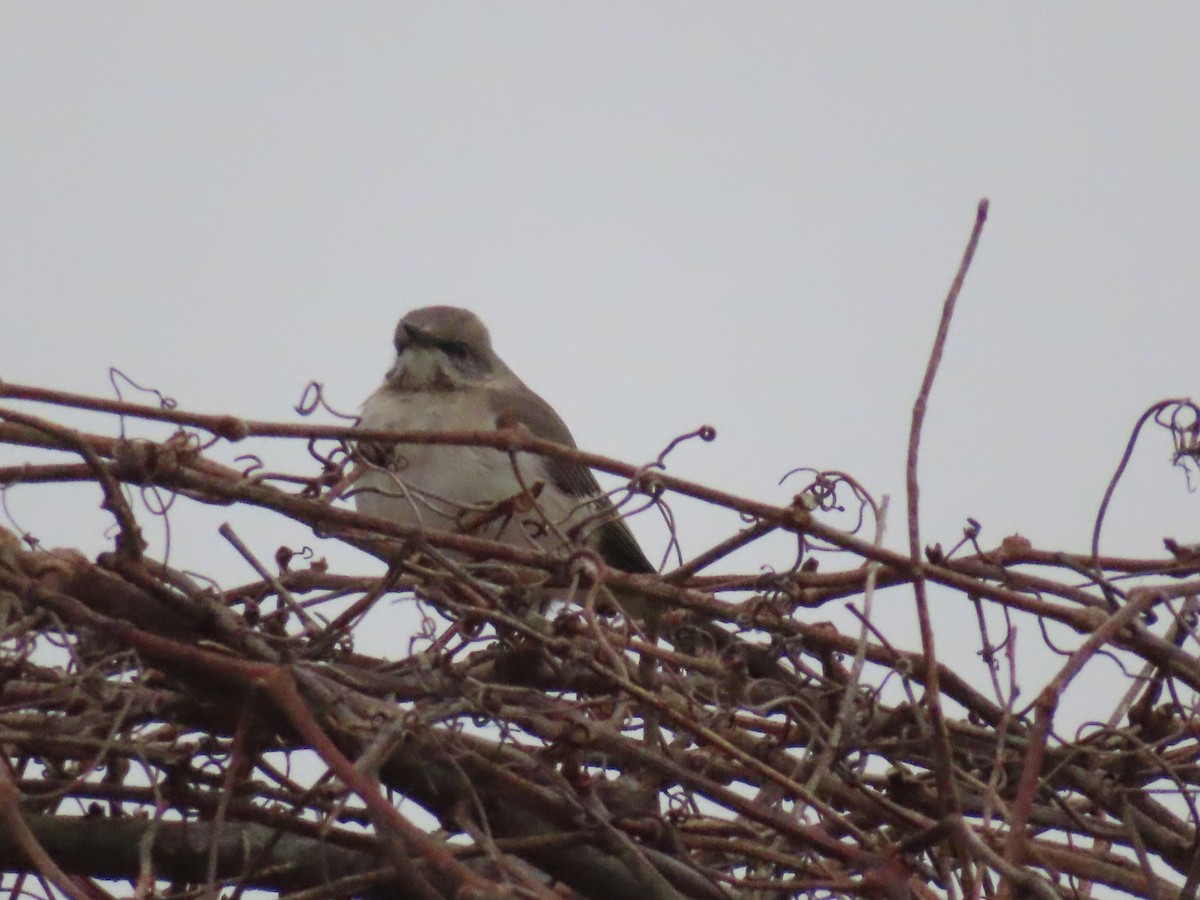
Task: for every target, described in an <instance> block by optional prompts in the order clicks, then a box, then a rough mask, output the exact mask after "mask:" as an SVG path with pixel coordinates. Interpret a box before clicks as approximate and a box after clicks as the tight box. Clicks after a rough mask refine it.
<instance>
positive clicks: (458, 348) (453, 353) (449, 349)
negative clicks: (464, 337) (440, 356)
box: [442, 341, 469, 359]
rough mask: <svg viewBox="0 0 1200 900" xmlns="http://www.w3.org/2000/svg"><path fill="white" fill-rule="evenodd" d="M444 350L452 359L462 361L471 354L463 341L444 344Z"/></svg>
mask: <svg viewBox="0 0 1200 900" xmlns="http://www.w3.org/2000/svg"><path fill="white" fill-rule="evenodd" d="M442 349H443V350H444V351H445V352H446V355H447V356H449V357H450V358H451V359H462V358H463V357H465V356H466V355H467V353H468V352H469V350H468V348H467V345H466V344H464V343H463V342H462V341H447V342H446V343H444V344H442Z"/></svg>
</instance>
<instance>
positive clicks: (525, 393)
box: [491, 388, 655, 574]
mask: <svg viewBox="0 0 1200 900" xmlns="http://www.w3.org/2000/svg"><path fill="white" fill-rule="evenodd" d="M491 402H492V407H493V410H494V411H495V413H496V416H497V418H499V417H500V416H506V417H509V418H512V419H515V420H516V421H517V422H519V423H520V424H522V425H524V426H525V427H526V428H528V429H529V432H530V433H531V434H532V435H533V436H534V437H538V438H542V439H543V440H547V441H554V443H556V444H565V445H566V446H568V447H574V446H576V444H575V439H574V438H573V437H571V432H570V431H569V430H568V429H567V426H566V424H565V423H564V422H563V420H562V419H561V418H560V417H559V415H558V413H556V412H555V411H554V408H553V407H552V406H551V405H550V404H549V403H547V402H546V401H545V400H543V399H542V398H541V397H539V396H538V395H537V394H535V393H534V392H533V391H531V390H529V389H528V388H525V389H524V390H518V391H507V390H496V391H493V392H492V396H491ZM544 462H545V466H546V474H547V475H548V477H549V479H550V481H551V483H552V484H553V485H554V486H555V487H557V488H558V489H559V490H561V491H563V492H564V493H566V494H569V495H570V496H572V497H578V498H579V499H580V500H587V499H592V500H596V501H597V503H598V504H601V505H602V506H603V507H605V508H607V511H611V513H612V517H611V518H609V519H607V520H605V521H603V522H602V523H600V524H599V525H597V527H596V529H595V531H594V533H593V540H594V541H595V549H596V551H597V552H598V553H599V554H600V555H601V557H603V559H604V561H605V562H607V563H608V564H609V565H611V566H612V567H613V568H616V569H620V570H621V571H622V572H631V573H635V574H641V573H649V572H653V571H655V569H654V566H652V565H650V561H649V560H648V559H646V554H645V553H643V552H642V548H641V547H640V546H639V545H638V542H637V539H636V538H634V536H633V532H631V531H630V530H629V526H628V525H626V524H625V520H624V519H622V518H621V517H620V516H619V514H618V513H617V511H616V509H615V507H613V506H612V504H611V503H610V502H609V500H608V498H607V497H606V496H605V495H604V492H603V491H602V490H601V488H600V484H599V482H597V481H596V476H595V475H593V474H592V470H591V469H589V468H588V467H587V466H581V465H579V464H578V463H573V462H568V461H567V460H564V459H556V458H552V457H546V458H545V460H544Z"/></svg>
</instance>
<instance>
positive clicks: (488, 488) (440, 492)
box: [355, 387, 578, 543]
mask: <svg viewBox="0 0 1200 900" xmlns="http://www.w3.org/2000/svg"><path fill="white" fill-rule="evenodd" d="M488 399H489V398H488V396H487V394H486V392H485V391H482V390H481V391H471V390H458V391H396V390H395V389H392V388H388V387H384V388H381V389H380V390H378V391H376V392H375V394H373V395H372V396H371V397H370V398H369V399H368V400H367V402H366V404H364V406H363V415H362V426H361V427H363V428H366V429H371V430H375V429H379V430H386V431H492V430H494V429H495V428H496V414H495V412H494V410H493V409H492V407H491V405H490V404H489V402H488ZM391 459H392V463H391V464H390V465H388V466H386V467H379V468H373V469H371V470H369V471H367V472H365V473H364V475H363V476H362V478H360V480H359V482H358V484H357V492H356V494H355V497H356V501H357V504H358V508H359V510H360V511H361V512H364V513H367V514H368V515H375V516H380V517H382V518H387V519H391V520H392V521H396V522H400V523H403V524H409V525H423V526H426V527H430V528H437V529H441V530H459V529H460V528H461V527H462V525H463V522H464V516H470V515H471V513H472V512H476V511H480V510H486V509H489V508H492V507H494V506H495V505H496V504H497V503H500V502H501V501H503V500H507V499H509V498H511V497H514V496H517V495H519V494H520V493H521V492H522V485H521V480H518V477H517V473H516V471H514V468H513V463H512V460H511V458H510V456H509V454H508V453H506V452H503V451H500V450H495V449H492V448H490V447H462V446H451V445H444V444H397V445H395V450H394V452H393V455H392V456H391ZM518 465H519V466H520V467H521V468H520V472H521V478H522V480H524V482H525V486H526V487H530V488H532V487H533V485H534V484H536V483H538V482H542V483H543V484H546V483H547V482H548V481H549V479H548V477H547V475H546V472H545V466H544V462H543V460H542V459H541V458H539V457H536V456H530V455H528V454H519V455H518ZM539 502H540V504H541V506H542V511H543V512H544V513H545V515H546V517H547V518H548V519H550V520H551V521H553V522H556V523H561V522H565V521H566V520H567V519H569V518H571V516H572V513H573V512H574V513H578V509H577V507H578V501H577V499H576V498H570V497H566V496H564V495H562V494H561V492H559V491H558V490H557V489H554V488H549V489H544V490H542V491H541V493H540V494H539ZM528 524H529V523H524V524H522V523H521V522H518V521H508V522H505V521H500V520H497V521H496V522H494V523H492V524H491V526H490V527H486V528H482V529H480V531H479V533H480V536H487V537H493V538H499V539H502V540H510V541H515V542H519V543H528V539H527V538H526V537H525V535H526V534H528V533H529V532H530V530H531V529H530V528H529V527H527V526H528ZM532 531H534V532H536V531H537V528H536V527H534V528H533V529H532ZM538 542H539V543H540V541H538Z"/></svg>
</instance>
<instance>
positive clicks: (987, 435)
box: [0, 0, 1200, 690]
mask: <svg viewBox="0 0 1200 900" xmlns="http://www.w3.org/2000/svg"><path fill="white" fill-rule="evenodd" d="M1047 7H1048V5H1041V4H1037V5H1035V4H1003V5H1000V4H993V5H989V6H988V7H987V8H984V6H983V5H977V4H959V3H945V4H925V5H922V6H917V7H914V6H912V5H908V4H895V5H875V4H873V5H869V6H868V5H866V4H864V5H862V6H857V7H852V6H851V5H850V4H817V3H793V4H746V3H738V4H708V3H696V2H688V3H651V4H647V3H644V2H638V3H627V4H621V3H605V4H588V5H585V4H576V3H560V2H554V3H549V2H548V3H522V4H513V3H508V4H483V3H478V4H461V3H460V4H444V3H428V4H399V3H374V4H369V3H337V4H333V3H330V4H312V3H303V2H289V3H269V4H266V3H249V4H248V3H243V2H238V3H218V2H206V3H204V4H178V3H174V4H161V3H153V4H152V3H139V4H103V5H98V4H75V3H61V4H59V3H56V4H47V3H41V2H36V3H32V2H31V3H20V2H12V0H9V2H6V3H4V4H3V6H0V285H2V288H0V289H2V290H3V298H4V299H3V310H4V312H3V326H2V328H0V378H4V379H8V380H13V381H20V382H30V383H35V384H40V385H44V386H50V387H57V388H64V389H68V390H73V391H81V392H89V393H100V394H109V393H110V392H111V389H110V388H109V386H108V383H107V371H108V367H109V366H117V367H119V368H120V369H122V370H123V371H124V372H126V373H127V374H129V375H130V376H131V377H133V378H135V379H137V380H139V381H141V382H143V383H147V384H150V385H153V386H154V387H156V388H158V389H160V390H162V391H164V392H166V393H168V394H169V395H171V396H172V397H174V398H176V399H177V400H178V401H179V403H180V404H181V406H183V407H185V408H193V409H199V410H205V411H212V412H216V411H221V412H230V413H237V414H241V415H246V416H253V417H258V418H274V419H293V418H295V413H294V412H293V411H292V408H291V407H292V405H293V404H294V403H295V402H296V400H297V398H298V397H299V395H300V392H301V389H302V388H303V386H304V384H305V383H306V382H307V381H309V380H310V379H316V380H319V381H322V382H324V384H325V385H326V388H327V392H328V396H329V398H330V399H331V401H332V402H334V403H335V404H337V405H340V406H341V407H342V408H344V409H347V410H351V411H352V410H354V409H355V408H356V407H357V405H358V403H360V402H361V400H362V399H363V398H364V397H365V396H366V394H367V393H369V391H370V390H371V389H372V388H373V387H374V385H375V384H376V383H377V382H378V380H379V379H380V377H381V376H382V374H383V372H384V371H385V370H386V368H387V367H388V365H389V358H390V353H391V348H390V336H391V331H392V328H393V327H394V325H395V322H396V320H397V318H398V317H399V316H400V315H401V314H402V313H404V312H405V311H406V310H408V309H410V308H413V307H417V306H424V305H428V304H431V303H452V304H456V305H462V306H468V307H470V308H472V309H474V310H475V311H477V312H478V313H479V314H480V315H481V316H482V317H483V318H484V320H485V321H486V322H487V323H488V324H489V325H490V327H491V330H492V333H493V337H494V342H495V345H496V347H497V349H498V351H499V352H500V354H501V355H502V356H503V357H504V359H505V360H506V361H507V362H508V363H509V364H510V365H511V366H512V368H513V369H515V370H516V371H517V372H518V374H520V375H521V376H522V377H523V378H524V379H525V380H526V381H527V382H528V383H529V384H530V385H531V386H532V387H533V388H534V389H535V390H538V391H539V392H540V393H542V394H543V395H544V396H545V397H546V398H547V399H548V400H549V401H550V402H551V403H552V404H554V405H555V406H556V407H557V408H558V410H559V411H560V412H561V413H562V415H563V417H564V419H565V420H566V421H567V422H568V424H569V425H570V426H571V428H572V430H573V431H574V433H575V436H576V438H577V440H578V441H579V443H580V444H581V445H583V446H585V447H587V448H588V449H593V450H596V451H599V452H604V453H609V454H612V455H616V456H620V457H623V458H625V459H628V460H630V461H635V462H636V461H646V460H649V459H651V458H653V457H654V456H655V455H656V454H657V453H658V451H659V449H660V448H661V447H662V446H663V445H665V444H666V442H667V441H668V440H669V439H670V438H671V437H673V436H674V435H676V434H678V433H680V432H683V431H686V430H690V429H692V428H695V427H696V426H698V425H700V424H702V423H710V424H712V425H715V426H716V427H717V429H718V431H719V438H718V440H717V441H716V442H715V443H713V444H711V445H704V446H697V447H687V448H685V449H682V450H680V451H679V452H678V453H677V456H676V458H675V459H674V463H675V464H674V466H673V468H672V471H675V472H677V473H678V474H681V475H685V476H688V477H694V478H698V479H701V480H704V481H707V482H709V483H711V484H713V485H715V486H718V487H721V488H725V489H728V490H732V491H736V492H740V493H743V494H747V495H750V496H753V497H755V498H760V499H774V500H779V501H786V498H787V497H789V496H790V494H791V492H792V491H791V489H790V488H789V487H787V486H785V487H783V488H780V487H778V486H777V484H776V482H777V480H778V479H779V477H780V476H781V475H783V473H785V472H786V471H788V470H789V469H791V468H794V467H797V466H816V467H820V468H837V469H842V470H845V471H848V472H850V473H852V474H854V475H855V476H856V477H858V478H859V479H860V480H861V481H863V482H864V483H865V484H866V485H867V486H868V487H869V488H870V489H871V490H872V491H874V492H875V493H876V494H877V495H882V494H885V493H886V494H891V495H892V499H893V504H894V506H893V519H892V523H891V534H892V537H891V540H890V543H892V544H893V545H895V546H902V544H903V537H902V528H901V522H902V518H903V462H904V453H905V440H906V437H907V428H908V418H909V414H910V410H911V405H912V402H913V399H914V397H915V395H916V391H917V388H918V386H919V383H920V379H921V375H922V371H923V368H924V366H925V362H926V357H927V353H928V350H929V347H930V344H931V342H932V338H933V334H934V331H935V327H936V323H937V317H938V313H939V307H940V304H941V301H942V298H943V296H944V294H945V291H946V288H947V286H948V285H949V282H950V280H951V277H952V276H953V273H954V270H955V267H956V266H957V264H958V260H959V257H960V254H961V252H962V249H963V246H964V244H965V241H966V238H967V235H968V233H969V230H970V226H971V223H972V220H973V217H974V210H975V205H976V203H977V202H978V200H979V199H980V198H981V197H984V196H986V197H988V198H990V200H991V203H992V209H991V218H990V220H989V222H988V225H987V228H986V231H985V233H984V237H983V241H982V245H981V247H980V251H979V254H978V256H977V259H976V263H975V266H974V269H973V270H972V272H971V274H970V277H969V279H968V282H967V286H966V289H965V291H964V293H963V295H962V298H961V300H960V306H959V313H958V316H957V318H956V320H955V322H954V325H953V328H952V330H951V335H950V343H949V347H948V351H947V354H946V358H945V363H944V366H943V369H942V371H941V374H940V377H939V381H938V384H937V386H936V388H935V390H934V394H933V398H932V403H931V407H930V414H929V420H928V427H927V432H926V438H925V442H924V445H923V455H922V466H921V475H922V483H923V485H924V494H923V503H924V512H925V515H924V538H925V541H926V542H928V543H932V542H934V541H942V542H943V543H947V544H952V543H954V541H955V540H956V539H957V537H958V535H959V534H960V528H961V525H962V523H963V521H964V519H965V517H966V516H973V517H975V518H976V519H978V520H979V521H981V522H982V523H983V525H984V529H985V530H984V534H983V539H984V542H985V543H988V544H995V543H997V542H998V541H999V540H1000V539H1001V538H1002V537H1003V536H1004V535H1006V534H1009V533H1012V532H1016V531H1019V532H1021V533H1022V534H1024V535H1026V536H1028V537H1029V538H1031V539H1032V540H1033V541H1034V542H1035V543H1037V544H1038V545H1041V546H1045V547H1048V548H1063V549H1070V550H1082V549H1084V548H1086V546H1087V543H1088V539H1089V536H1090V530H1091V524H1092V519H1093V517H1094V515H1095V511H1096V507H1097V504H1098V502H1099V500H1100V497H1101V495H1102V493H1103V490H1104V487H1105V484H1106V482H1107V480H1108V478H1109V477H1110V475H1111V473H1112V470H1113V468H1114V466H1115V464H1116V462H1117V460H1118V458H1119V456H1120V453H1121V451H1122V448H1123V446H1124V442H1125V440H1126V438H1127V436H1128V432H1129V429H1130V427H1131V425H1132V423H1133V422H1134V420H1135V419H1136V417H1137V416H1138V415H1139V413H1140V412H1141V411H1142V410H1143V409H1144V408H1145V407H1146V406H1148V405H1149V404H1150V403H1152V402H1153V401H1155V400H1158V399H1160V398H1163V397H1167V396H1178V395H1189V394H1196V393H1197V392H1198V388H1197V383H1198V374H1200V373H1198V366H1197V336H1198V334H1200V327H1198V326H1200V224H1198V223H1200V102H1198V96H1200V94H1198V86H1200V52H1197V47H1200V6H1198V5H1195V4H1172V5H1165V4H1164V5H1158V6H1155V7H1153V9H1150V8H1147V7H1138V6H1132V5H1129V4H1116V3H1106V2H1094V0H1089V2H1074V3H1058V4H1054V5H1053V7H1052V8H1047ZM1169 451H1170V445H1169V443H1168V441H1167V440H1166V438H1165V437H1164V436H1163V435H1161V434H1153V433H1152V434H1147V435H1146V437H1145V439H1144V444H1143V446H1142V448H1141V449H1140V450H1139V451H1138V453H1137V455H1136V457H1135V459H1134V464H1133V466H1132V468H1131V472H1130V474H1129V476H1128V479H1129V480H1128V481H1127V482H1126V484H1125V486H1124V487H1123V488H1122V489H1121V490H1119V491H1118V494H1117V497H1116V501H1115V504H1114V507H1113V511H1112V514H1111V518H1110V520H1109V525H1108V528H1107V530H1106V537H1105V543H1104V546H1105V548H1106V549H1108V550H1110V551H1114V552H1116V551H1119V552H1121V553H1126V554H1151V555H1159V554H1161V552H1162V551H1161V543H1160V542H1161V538H1162V537H1163V536H1165V535H1174V536H1176V537H1178V538H1180V539H1181V540H1185V541H1186V540H1191V541H1195V540H1196V539H1197V537H1198V535H1197V528H1196V525H1197V522H1198V521H1200V515H1198V512H1200V500H1198V499H1197V497H1196V496H1195V495H1193V494H1189V493H1188V491H1187V485H1186V483H1185V481H1184V478H1183V476H1182V474H1181V473H1180V472H1178V470H1174V469H1172V468H1170V466H1169ZM3 459H4V460H5V461H8V460H11V459H12V455H11V453H5V455H4V456H3ZM26 496H32V495H21V497H17V496H15V495H14V497H13V498H12V499H13V507H14V511H15V513H16V515H17V516H18V518H19V519H20V520H21V522H22V524H23V525H24V526H25V527H31V528H34V530H36V531H37V532H38V533H39V535H40V536H41V537H42V538H43V540H45V541H46V542H47V543H48V544H51V545H55V544H71V543H81V542H84V541H85V540H86V539H85V538H83V537H80V536H79V535H78V534H76V533H74V532H72V530H71V526H70V525H68V524H66V523H64V521H63V517H62V516H61V515H57V512H58V510H56V509H54V508H53V507H47V505H46V504H45V503H42V502H36V503H35V502H34V501H32V500H24V499H22V498H23V497H26ZM56 496H57V495H56ZM97 515H99V514H98V513H97ZM217 515H218V518H217V519H216V521H220V518H219V517H220V516H224V515H226V513H224V512H221V513H218V514H217ZM680 515H681V520H682V521H681V528H680V530H681V533H682V535H683V537H684V539H685V550H689V551H691V552H695V551H697V550H699V549H702V547H703V545H704V542H705V541H714V540H717V539H719V538H720V537H721V536H722V535H723V534H725V533H727V532H728V529H729V528H731V527H733V525H731V524H730V523H729V520H728V518H724V519H718V518H717V517H713V516H710V515H707V514H705V513H704V512H703V511H697V510H692V509H691V508H688V507H681V508H680ZM95 521H102V520H101V519H96V520H95ZM734 524H736V523H734ZM638 532H639V534H640V535H641V536H642V537H643V540H644V541H645V543H647V545H648V546H649V547H650V549H651V552H652V555H653V554H654V553H656V552H658V551H659V549H660V547H661V540H660V535H657V534H656V533H655V531H654V529H653V527H651V525H650V523H640V522H639V523H638ZM250 537H253V536H250ZM263 540H264V541H267V543H268V544H269V541H270V538H264V539H263ZM99 545H100V544H99V543H97V546H99ZM271 546H273V545H268V546H265V547H264V546H261V544H260V545H258V549H259V550H260V551H262V553H263V555H264V557H267V558H269V556H270V552H271ZM226 549H227V548H226ZM760 556H761V554H760ZM221 559H222V562H221V565H228V566H229V569H228V575H227V576H226V577H227V578H228V582H229V583H231V584H232V583H238V582H239V581H244V580H250V577H251V576H250V574H249V572H247V571H246V570H245V567H244V566H242V565H241V564H240V563H237V562H236V560H233V559H232V558H231V554H230V553H228V552H226V555H225V556H224V557H221ZM786 561H787V560H786V555H779V556H777V557H775V558H773V559H758V560H755V559H750V560H745V559H744V560H743V564H744V565H751V566H752V565H755V564H757V563H758V562H762V563H771V564H775V565H780V564H785V563H786ZM208 568H209V571H210V572H213V571H215V568H214V566H212V565H210V566H209V567H208ZM216 568H219V566H217V567H216ZM218 574H219V573H218ZM888 596H889V604H891V608H890V609H889V612H890V613H892V614H895V615H897V616H899V617H900V618H901V619H903V620H905V621H911V620H912V617H913V613H912V607H911V600H910V599H909V597H908V595H907V594H905V595H903V596H902V595H900V594H898V593H897V594H889V595H888ZM960 605H961V604H960ZM827 614H828V615H832V614H833V613H832V611H826V612H822V613H820V614H818V615H821V616H822V617H824V616H826V615H827ZM946 615H947V616H951V615H952V614H951V613H946ZM970 618H971V617H970V616H968V618H967V619H966V620H965V621H967V622H969V621H970ZM949 620H950V619H948V621H949ZM954 627H958V626H957V625H956V626H954ZM1028 639H1029V640H1033V639H1034V636H1033V634H1032V633H1031V634H1029V635H1028ZM944 641H945V642H948V643H952V642H953V634H950V635H949V637H948V638H945V639H944ZM1036 687H1037V685H1030V688H1032V689H1034V690H1036Z"/></svg>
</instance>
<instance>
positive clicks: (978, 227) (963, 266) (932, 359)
mask: <svg viewBox="0 0 1200 900" xmlns="http://www.w3.org/2000/svg"><path fill="white" fill-rule="evenodd" d="M987 214H988V201H987V199H986V198H985V199H983V200H980V201H979V207H978V209H977V210H976V212H975V227H974V228H972V229H971V238H970V240H969V241H968V242H967V249H966V250H965V251H964V253H963V257H962V262H961V263H959V266H958V273H957V274H956V275H955V276H954V282H953V283H952V284H951V285H950V291H949V293H948V294H947V295H946V300H945V302H944V303H943V304H942V318H941V321H940V322H939V323H938V330H937V337H936V338H935V339H934V342H933V351H932V352H931V353H930V354H929V362H928V364H927V365H926V367H925V378H924V380H923V381H922V382H921V390H920V392H919V393H918V394H917V400H916V403H914V404H913V413H912V424H911V427H910V429H909V435H908V463H907V468H906V471H907V477H906V487H907V490H908V552H909V557H910V558H911V560H912V566H913V592H914V594H915V596H916V605H917V619H918V622H919V623H920V629H921V652H922V653H923V654H924V655H925V658H926V661H927V664H928V672H929V675H928V680H927V682H926V687H925V705H926V707H927V708H928V711H929V718H930V720H931V722H932V723H933V731H934V763H935V765H934V775H935V777H936V779H937V788H938V797H939V800H940V802H941V813H942V815H944V816H945V815H953V816H958V815H959V814H960V813H961V803H960V802H959V799H958V793H957V787H956V785H955V782H954V773H953V760H952V758H951V755H950V735H949V731H948V730H947V727H946V720H945V717H944V715H943V712H942V703H941V685H940V683H939V677H938V667H937V654H936V652H935V647H934V640H933V623H932V622H931V621H930V618H929V600H928V597H927V595H926V591H925V578H924V576H923V575H922V574H921V531H920V524H919V523H920V493H921V492H920V486H919V484H918V481H917V459H918V454H919V451H920V446H921V427H922V426H923V425H924V423H925V412H926V409H927V408H928V406H929V395H930V392H931V391H932V390H933V379H934V377H935V376H936V375H937V370H938V366H939V365H940V363H941V361H942V353H943V352H944V351H945V347H946V336H947V334H948V333H949V331H950V319H951V318H952V317H953V315H954V306H955V303H956V302H957V301H958V295H959V293H960V292H961V291H962V286H963V282H964V281H965V280H966V277H967V271H968V269H970V267H971V260H972V259H973V258H974V256H975V248H976V247H977V246H978V245H979V236H980V234H982V232H983V223H984V222H986V221H987ZM958 843H959V848H960V855H961V856H962V863H963V872H964V874H965V873H966V872H967V871H968V866H969V854H968V852H967V847H966V843H965V842H963V841H959V842H958Z"/></svg>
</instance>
